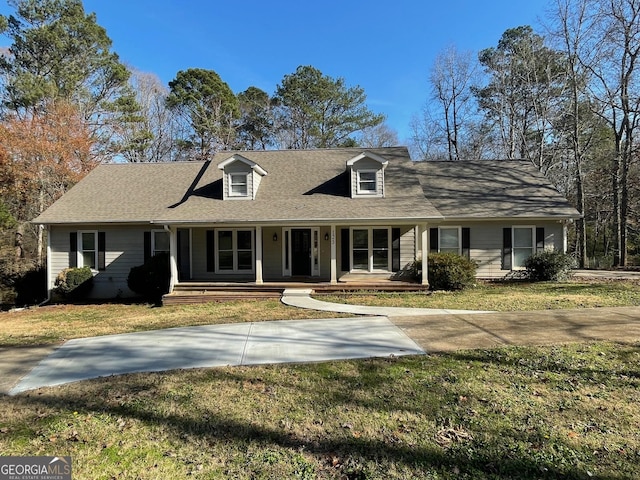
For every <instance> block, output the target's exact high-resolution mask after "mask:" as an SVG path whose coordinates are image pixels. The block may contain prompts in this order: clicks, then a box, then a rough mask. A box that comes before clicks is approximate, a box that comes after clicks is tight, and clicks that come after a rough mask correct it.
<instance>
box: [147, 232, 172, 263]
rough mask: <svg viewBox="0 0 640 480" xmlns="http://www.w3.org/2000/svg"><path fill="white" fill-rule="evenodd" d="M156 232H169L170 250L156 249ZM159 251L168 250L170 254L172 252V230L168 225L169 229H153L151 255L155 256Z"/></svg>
mask: <svg viewBox="0 0 640 480" xmlns="http://www.w3.org/2000/svg"><path fill="white" fill-rule="evenodd" d="M156 233H164V234H167V235H168V236H169V250H158V249H156ZM158 252H167V253H168V254H171V230H169V227H168V226H167V229H163V230H160V229H155V230H151V252H150V253H151V256H152V257H153V256H155V255H156V254H157V253H158Z"/></svg>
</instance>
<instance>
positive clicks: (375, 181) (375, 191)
mask: <svg viewBox="0 0 640 480" xmlns="http://www.w3.org/2000/svg"><path fill="white" fill-rule="evenodd" d="M363 173H373V190H365V189H362V188H360V183H361V182H362V180H361V179H360V175H361V174H363ZM365 183H368V184H370V183H371V181H370V180H367V181H365ZM356 193H357V194H358V195H378V170H375V169H372V168H363V169H358V170H356Z"/></svg>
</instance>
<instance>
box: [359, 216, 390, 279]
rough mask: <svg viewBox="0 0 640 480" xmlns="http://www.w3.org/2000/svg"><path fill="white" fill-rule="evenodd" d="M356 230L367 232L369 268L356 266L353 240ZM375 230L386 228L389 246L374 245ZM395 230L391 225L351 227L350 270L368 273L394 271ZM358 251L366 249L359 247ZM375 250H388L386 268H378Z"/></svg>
mask: <svg viewBox="0 0 640 480" xmlns="http://www.w3.org/2000/svg"><path fill="white" fill-rule="evenodd" d="M356 230H365V231H366V232H367V269H366V270H364V269H362V268H355V266H354V265H355V262H354V255H353V254H354V251H355V250H356V248H355V246H354V245H355V243H354V241H353V232H354V231H356ZM374 230H385V231H386V232H387V246H386V247H374V242H373V232H374ZM392 237H393V232H392V228H391V227H375V226H374V227H364V226H363V227H351V228H350V229H349V247H350V248H349V255H350V257H351V258H350V261H351V264H350V267H351V269H350V271H351V272H366V273H390V272H392V271H393V264H392V256H393V238H392ZM357 250H358V251H364V248H362V247H358V248H357ZM375 251H386V252H387V265H386V267H385V268H383V269H381V268H376V267H375V262H374V252H375Z"/></svg>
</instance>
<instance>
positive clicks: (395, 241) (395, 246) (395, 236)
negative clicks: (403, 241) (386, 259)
mask: <svg viewBox="0 0 640 480" xmlns="http://www.w3.org/2000/svg"><path fill="white" fill-rule="evenodd" d="M391 271H392V272H399V271H400V229H399V228H392V229H391Z"/></svg>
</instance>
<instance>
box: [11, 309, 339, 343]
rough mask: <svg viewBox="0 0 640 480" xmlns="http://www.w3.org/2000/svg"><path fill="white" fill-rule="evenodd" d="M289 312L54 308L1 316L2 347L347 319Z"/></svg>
mask: <svg viewBox="0 0 640 480" xmlns="http://www.w3.org/2000/svg"><path fill="white" fill-rule="evenodd" d="M344 316H348V315H345V314H332V313H331V312H316V311H313V310H304V309H301V308H295V307H288V306H286V305H284V304H282V303H280V302H279V301H277V300H263V301H233V302H225V303H206V304H198V305H177V306H168V307H160V308H158V307H155V306H153V305H146V304H133V305H126V304H97V305H52V306H47V307H41V308H32V309H27V310H22V311H15V312H2V313H0V346H11V347H15V346H24V345H46V344H57V343H61V342H63V341H64V340H69V339H71V338H81V337H91V336H98V335H111V334H115V333H130V332H141V331H147V330H156V329H161V328H170V327H184V326H193V325H211V324H222V323H239V322H246V321H253V322H258V321H265V320H295V319H304V318H326V317H344Z"/></svg>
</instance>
